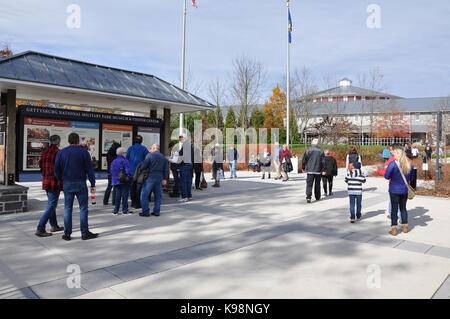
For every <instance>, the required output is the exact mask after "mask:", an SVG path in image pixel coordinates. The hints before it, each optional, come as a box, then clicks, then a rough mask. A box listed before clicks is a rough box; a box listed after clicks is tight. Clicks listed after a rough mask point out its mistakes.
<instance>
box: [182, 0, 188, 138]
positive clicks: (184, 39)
mask: <svg viewBox="0 0 450 319" xmlns="http://www.w3.org/2000/svg"><path fill="white" fill-rule="evenodd" d="M186 14H187V8H186V0H184V9H183V43H182V49H181V51H182V53H181V85H180V87H181V89H182V90H184V60H185V52H186ZM183 124H184V116H183V113H180V134H182V133H183Z"/></svg>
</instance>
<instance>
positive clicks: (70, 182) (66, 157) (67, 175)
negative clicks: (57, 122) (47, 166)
mask: <svg viewBox="0 0 450 319" xmlns="http://www.w3.org/2000/svg"><path fill="white" fill-rule="evenodd" d="M54 172H55V177H56V178H57V179H58V180H59V181H61V182H62V184H63V191H64V235H63V236H62V239H64V240H67V241H69V240H71V239H72V238H71V235H72V211H73V201H74V199H75V197H76V198H77V200H78V204H79V205H80V230H81V239H83V240H88V239H93V238H97V237H98V234H94V233H91V232H90V231H89V223H88V214H89V209H88V188H87V185H86V177H87V178H88V179H89V182H90V184H91V193H92V194H94V193H95V174H94V169H93V166H92V160H91V156H90V155H89V152H88V151H86V149H84V148H83V147H81V146H80V136H79V135H78V134H77V133H71V134H69V146H68V147H66V148H64V149H62V150H60V151H59V152H58V153H57V154H56V160H55V169H54Z"/></svg>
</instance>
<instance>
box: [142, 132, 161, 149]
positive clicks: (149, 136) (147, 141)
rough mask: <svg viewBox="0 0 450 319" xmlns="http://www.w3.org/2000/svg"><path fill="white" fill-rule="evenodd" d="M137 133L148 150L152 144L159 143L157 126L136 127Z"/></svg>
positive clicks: (159, 137)
mask: <svg viewBox="0 0 450 319" xmlns="http://www.w3.org/2000/svg"><path fill="white" fill-rule="evenodd" d="M138 135H141V136H142V145H144V146H145V147H147V148H148V149H149V150H150V148H151V146H152V145H153V144H159V145H161V134H160V128H159V127H143V126H139V127H138Z"/></svg>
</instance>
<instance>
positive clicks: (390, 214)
mask: <svg viewBox="0 0 450 319" xmlns="http://www.w3.org/2000/svg"><path fill="white" fill-rule="evenodd" d="M391 216H392V204H391V196H389V218H391ZM397 216H398V217H399V219H400V224H401V223H402V214H401V212H400V208H399V209H398V212H397Z"/></svg>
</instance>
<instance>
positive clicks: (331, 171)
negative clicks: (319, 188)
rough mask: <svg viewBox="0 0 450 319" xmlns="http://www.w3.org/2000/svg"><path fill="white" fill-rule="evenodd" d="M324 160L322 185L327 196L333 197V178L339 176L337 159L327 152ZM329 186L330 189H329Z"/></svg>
mask: <svg viewBox="0 0 450 319" xmlns="http://www.w3.org/2000/svg"><path fill="white" fill-rule="evenodd" d="M324 153H325V158H324V159H323V171H322V184H323V190H324V192H325V196H328V195H329V196H331V195H333V177H334V176H337V172H338V168H337V162H336V159H335V158H334V157H333V156H331V155H330V151H329V150H325V152H324ZM327 184H328V189H327Z"/></svg>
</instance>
